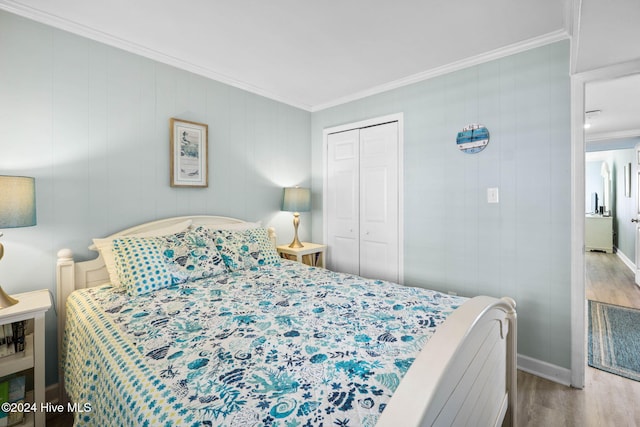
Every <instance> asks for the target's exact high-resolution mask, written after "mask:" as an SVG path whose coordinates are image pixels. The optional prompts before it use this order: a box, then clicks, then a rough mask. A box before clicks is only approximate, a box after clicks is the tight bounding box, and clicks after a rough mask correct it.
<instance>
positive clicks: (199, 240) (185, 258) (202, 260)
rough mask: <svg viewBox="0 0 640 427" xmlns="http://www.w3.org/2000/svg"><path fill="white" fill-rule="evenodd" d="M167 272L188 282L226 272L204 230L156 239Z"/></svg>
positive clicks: (197, 229)
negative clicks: (167, 268) (166, 265)
mask: <svg viewBox="0 0 640 427" xmlns="http://www.w3.org/2000/svg"><path fill="white" fill-rule="evenodd" d="M156 239H157V240H158V245H159V246H160V248H161V252H162V255H163V256H164V259H165V261H166V262H167V263H168V264H169V266H170V270H171V271H172V272H173V273H174V274H176V275H177V276H178V277H179V278H180V281H182V282H191V281H194V280H198V279H203V278H205V277H212V276H217V275H218V274H222V273H225V272H226V271H227V267H226V265H225V263H224V261H223V260H222V257H221V256H220V253H219V252H218V250H217V249H216V247H215V246H214V245H213V242H212V240H211V237H210V235H209V234H208V232H207V230H206V229H205V228H204V227H198V228H196V229H195V230H188V231H183V232H181V233H176V234H172V235H170V236H161V237H157V238H156Z"/></svg>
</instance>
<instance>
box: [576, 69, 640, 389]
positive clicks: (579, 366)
mask: <svg viewBox="0 0 640 427" xmlns="http://www.w3.org/2000/svg"><path fill="white" fill-rule="evenodd" d="M639 73H640V61H632V62H630V63H625V64H620V65H616V66H612V67H607V68H604V69H600V70H596V71H592V72H586V73H581V74H577V75H574V76H572V92H573V95H572V139H573V155H572V157H573V159H574V160H573V185H572V187H573V194H574V200H573V214H572V216H573V218H572V235H573V236H574V237H573V239H572V277H573V279H572V301H571V302H572V308H571V310H572V313H571V316H572V359H571V364H572V369H571V384H572V385H573V386H574V387H577V388H583V387H584V384H585V368H586V355H585V345H584V343H585V340H586V339H587V335H586V324H585V321H586V304H585V300H586V298H587V293H586V285H587V282H588V278H587V274H589V272H590V270H589V268H590V267H592V265H587V262H593V259H590V258H589V256H590V255H591V254H590V253H587V254H585V252H584V248H585V223H586V221H585V206H586V204H587V203H588V199H587V196H586V195H585V188H586V187H585V172H586V163H585V160H586V156H585V152H586V147H587V142H586V141H587V140H589V139H590V140H591V141H589V144H591V143H593V142H597V143H598V144H603V143H605V142H603V141H609V143H611V141H612V140H614V139H620V138H622V137H632V136H633V135H631V134H622V133H620V132H618V133H617V134H615V133H613V132H611V133H610V136H609V137H608V138H607V137H605V135H604V134H602V133H601V134H600V135H599V136H598V137H597V138H594V137H589V133H591V135H593V133H594V132H593V131H589V132H587V131H585V129H584V127H583V125H584V119H585V112H586V111H592V110H590V109H589V108H588V106H587V105H588V104H587V103H588V91H589V89H590V85H593V86H592V87H595V86H596V85H598V84H600V83H603V82H607V81H613V80H616V79H622V78H625V77H628V76H633V75H637V74H639ZM637 129H640V126H639V127H638V128H636V130H637ZM638 135H640V133H638ZM622 170H624V168H622ZM616 172H617V171H616ZM614 173H615V172H614ZM635 194H638V192H637V189H636V190H635ZM636 203H637V202H636ZM636 206H637V204H636ZM586 212H588V210H587V211H586ZM618 237H619V236H618ZM634 240H635V234H634ZM634 252H635V251H634ZM614 256H615V255H614ZM634 259H635V253H634Z"/></svg>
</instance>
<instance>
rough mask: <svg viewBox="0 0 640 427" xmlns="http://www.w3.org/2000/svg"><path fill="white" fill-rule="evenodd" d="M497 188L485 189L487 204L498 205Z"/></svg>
mask: <svg viewBox="0 0 640 427" xmlns="http://www.w3.org/2000/svg"><path fill="white" fill-rule="evenodd" d="M498 201H499V198H498V188H495V187H494V188H487V203H498Z"/></svg>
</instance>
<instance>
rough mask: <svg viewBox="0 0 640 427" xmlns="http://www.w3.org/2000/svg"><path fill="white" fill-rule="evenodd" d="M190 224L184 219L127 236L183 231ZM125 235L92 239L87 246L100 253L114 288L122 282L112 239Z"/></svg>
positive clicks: (158, 234)
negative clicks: (91, 243) (91, 242)
mask: <svg viewBox="0 0 640 427" xmlns="http://www.w3.org/2000/svg"><path fill="white" fill-rule="evenodd" d="M189 226H191V220H190V219H188V220H185V221H181V222H178V223H176V224H172V225H169V226H167V227H163V228H158V229H155V230H152V231H144V232H140V233H135V234H130V235H128V236H127V237H153V236H164V235H167V234H173V233H179V232H181V231H185V230H187V229H188V228H189ZM122 237H125V236H115V237H113V236H112V237H106V238H104V239H93V245H91V246H89V249H91V250H97V251H99V252H100V254H101V255H102V260H103V261H104V264H105V266H106V267H107V272H108V273H109V279H110V281H111V285H112V286H113V287H115V288H120V287H122V286H123V285H122V283H120V278H119V277H118V271H117V269H116V260H115V257H114V254H113V241H114V240H115V239H118V238H122Z"/></svg>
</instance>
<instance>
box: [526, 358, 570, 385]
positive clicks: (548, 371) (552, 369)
mask: <svg viewBox="0 0 640 427" xmlns="http://www.w3.org/2000/svg"><path fill="white" fill-rule="evenodd" d="M518 369H520V370H521V371H524V372H528V373H530V374H533V375H536V376H538V377H541V378H544V379H547V380H549V381H553V382H555V383H559V384H562V385H566V386H571V370H570V369H567V368H561V367H560V366H556V365H552V364H551V363H547V362H543V361H542V360H538V359H534V358H532V357H529V356H523V355H522V354H518Z"/></svg>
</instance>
